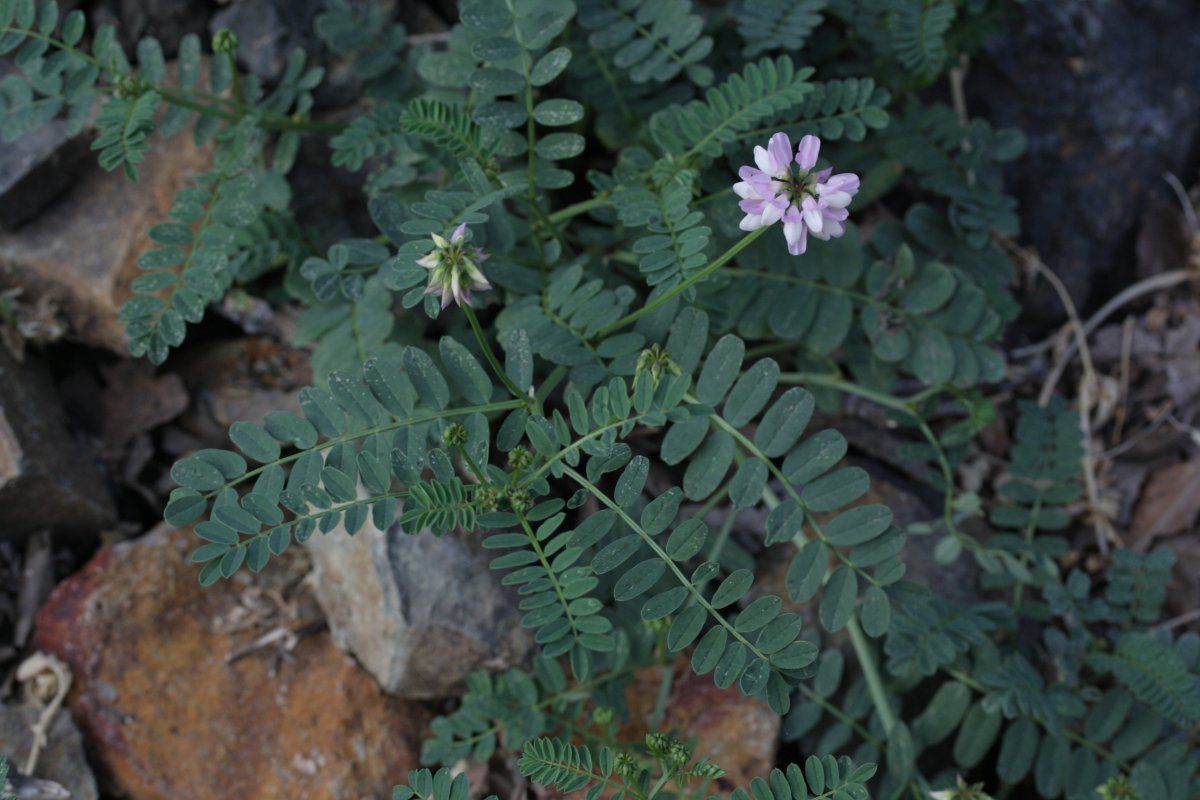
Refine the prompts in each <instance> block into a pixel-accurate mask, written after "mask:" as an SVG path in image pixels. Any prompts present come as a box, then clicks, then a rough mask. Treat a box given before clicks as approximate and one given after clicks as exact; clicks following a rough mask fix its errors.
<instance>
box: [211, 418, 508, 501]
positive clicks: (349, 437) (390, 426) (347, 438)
mask: <svg viewBox="0 0 1200 800" xmlns="http://www.w3.org/2000/svg"><path fill="white" fill-rule="evenodd" d="M524 405H525V403H524V402H522V401H521V400H503V401H500V402H496V403H484V404H483V405H479V406H468V407H466V408H448V409H445V410H443V411H431V412H429V413H427V414H418V415H417V416H414V417H405V418H404V419H395V418H393V419H392V421H391V422H386V423H384V424H382V425H376V426H374V427H372V428H367V429H365V430H359V431H354V432H353V433H346V434H342V435H341V436H334V437H332V438H329V439H326V440H325V441H323V442H321V443H320V444H317V445H314V446H313V447H310V448H307V449H305V450H299V451H297V452H295V453H292V454H291V455H286V456H283V457H282V458H277V459H275V460H274V461H272V462H270V463H267V464H263V465H262V466H260V467H256V468H254V469H252V470H249V471H247V472H246V473H245V474H243V475H241V476H240V477H238V478H235V479H233V480H231V481H229V482H228V483H225V484H222V485H221V486H220V487H218V488H216V489H213V490H212V491H211V492H207V493H205V494H203V495H202V496H203V497H205V498H212V497H214V496H216V495H217V493H219V492H220V491H222V490H223V489H229V488H232V487H234V486H237V485H238V484H241V483H244V482H245V481H248V480H250V479H251V478H254V477H257V476H258V475H260V474H261V473H262V472H263V471H265V470H268V469H271V468H272V467H274V466H280V465H283V464H289V463H291V462H293V461H295V460H296V459H298V458H301V457H302V456H303V455H304V454H305V453H313V452H320V451H322V450H328V449H329V448H330V447H336V446H337V445H339V444H341V443H342V442H352V441H355V440H356V439H364V438H366V437H368V436H371V435H373V434H376V433H386V432H387V431H394V430H397V429H399V428H406V427H408V426H410V425H420V424H421V423H422V422H433V421H434V420H439V419H446V418H447V417H464V416H470V415H471V414H487V413H490V412H492V411H508V410H511V409H514V408H521V407H523V406H524Z"/></svg>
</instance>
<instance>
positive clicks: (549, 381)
mask: <svg viewBox="0 0 1200 800" xmlns="http://www.w3.org/2000/svg"><path fill="white" fill-rule="evenodd" d="M566 375H567V368H566V367H564V366H563V365H562V364H559V365H558V366H556V367H555V368H554V369H552V370H551V371H550V374H549V375H547V376H546V380H544V381H542V385H541V386H539V387H538V388H537V391H536V392H534V393H533V401H534V403H535V404H536V405H537V406H538V408H541V405H542V403H544V402H546V398H547V397H549V396H550V393H551V392H553V391H554V388H555V387H556V386H558V384H559V383H561V382H562V379H563V378H565V377H566Z"/></svg>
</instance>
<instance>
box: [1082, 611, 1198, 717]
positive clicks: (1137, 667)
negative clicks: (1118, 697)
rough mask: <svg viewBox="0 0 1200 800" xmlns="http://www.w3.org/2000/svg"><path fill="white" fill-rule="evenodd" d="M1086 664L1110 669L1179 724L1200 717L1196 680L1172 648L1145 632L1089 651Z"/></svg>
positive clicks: (1101, 669) (1098, 668)
mask: <svg viewBox="0 0 1200 800" xmlns="http://www.w3.org/2000/svg"><path fill="white" fill-rule="evenodd" d="M1088 664H1089V665H1090V666H1091V667H1092V668H1093V669H1097V670H1100V671H1101V672H1111V673H1112V674H1113V675H1114V676H1115V677H1116V678H1117V680H1119V681H1120V682H1121V683H1123V684H1124V685H1125V686H1126V687H1128V689H1129V690H1130V691H1131V692H1133V694H1134V696H1135V697H1137V698H1138V699H1139V700H1141V701H1142V702H1143V703H1145V704H1146V705H1148V706H1150V707H1151V708H1153V709H1154V710H1155V711H1157V712H1158V713H1159V714H1160V715H1162V716H1163V717H1165V718H1166V719H1169V720H1171V721H1172V722H1174V723H1175V724H1176V725H1178V726H1180V727H1181V728H1190V727H1192V726H1193V725H1195V724H1196V722H1197V721H1198V720H1200V684H1198V683H1197V678H1196V675H1194V674H1192V673H1191V672H1190V671H1189V670H1188V667H1187V664H1186V662H1185V661H1184V660H1183V658H1182V657H1181V656H1180V655H1179V654H1178V653H1177V652H1175V650H1174V649H1173V648H1171V647H1170V646H1168V645H1164V644H1163V643H1162V642H1161V641H1155V639H1154V637H1152V636H1151V635H1150V634H1146V633H1127V634H1125V635H1123V636H1121V637H1120V638H1119V639H1118V640H1117V643H1116V649H1115V650H1114V651H1113V652H1112V653H1092V654H1090V655H1089V656H1088Z"/></svg>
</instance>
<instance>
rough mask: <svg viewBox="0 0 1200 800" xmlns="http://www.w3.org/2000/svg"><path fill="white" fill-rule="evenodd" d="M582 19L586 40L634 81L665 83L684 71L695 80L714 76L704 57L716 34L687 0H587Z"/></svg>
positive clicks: (709, 80)
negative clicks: (706, 28)
mask: <svg viewBox="0 0 1200 800" xmlns="http://www.w3.org/2000/svg"><path fill="white" fill-rule="evenodd" d="M579 24H580V26H581V27H583V29H584V30H586V31H589V32H590V33H589V34H588V37H587V41H588V44H589V45H590V46H591V47H593V48H595V49H596V50H598V51H601V52H604V53H605V54H606V55H608V56H609V57H610V58H611V59H612V64H613V66H614V67H616V68H617V69H619V70H627V71H628V73H629V78H630V80H632V81H633V82H634V83H645V82H647V81H657V82H658V83H667V82H668V81H670V80H671V79H673V78H675V77H676V76H677V75H679V74H680V73H681V72H682V73H683V74H685V75H686V76H687V77H688V79H690V80H691V81H692V82H693V83H695V84H696V85H697V86H708V85H709V84H710V83H712V81H713V71H712V68H711V67H709V66H707V65H705V64H704V63H703V61H704V59H705V58H706V57H707V56H708V55H709V54H710V53H711V52H712V49H713V40H712V37H709V36H701V35H700V34H701V32H702V31H703V30H704V19H703V17H701V16H700V15H699V14H696V13H693V11H692V4H691V2H689V0H584V1H583V2H581V3H580V13H579Z"/></svg>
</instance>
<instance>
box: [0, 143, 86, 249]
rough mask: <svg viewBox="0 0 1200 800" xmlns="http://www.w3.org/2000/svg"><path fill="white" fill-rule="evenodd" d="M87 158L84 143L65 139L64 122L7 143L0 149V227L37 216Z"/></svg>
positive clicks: (67, 183)
mask: <svg viewBox="0 0 1200 800" xmlns="http://www.w3.org/2000/svg"><path fill="white" fill-rule="evenodd" d="M90 158H92V155H91V151H90V150H89V149H88V145H87V142H86V141H84V140H83V139H82V138H81V137H75V138H74V139H72V138H71V137H69V136H67V123H66V122H65V121H64V120H55V121H53V122H51V123H50V124H48V125H45V126H44V127H42V128H39V129H38V130H37V131H33V132H30V133H28V134H26V135H24V136H22V137H21V138H20V139H17V140H16V141H14V142H6V143H5V144H4V146H3V147H0V228H5V229H7V230H12V229H13V228H16V227H17V226H19V225H21V224H22V223H24V222H27V221H29V220H30V219H33V218H34V217H35V216H37V214H38V212H39V211H41V210H42V209H43V208H45V207H46V205H47V204H48V203H49V202H50V201H51V200H53V199H54V198H55V197H57V196H58V195H59V193H60V192H62V191H63V190H64V189H66V188H67V187H68V186H70V185H71V183H72V182H74V180H75V174H76V170H78V169H79V167H80V166H82V165H83V164H84V163H86V162H87V160H89V159H90Z"/></svg>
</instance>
